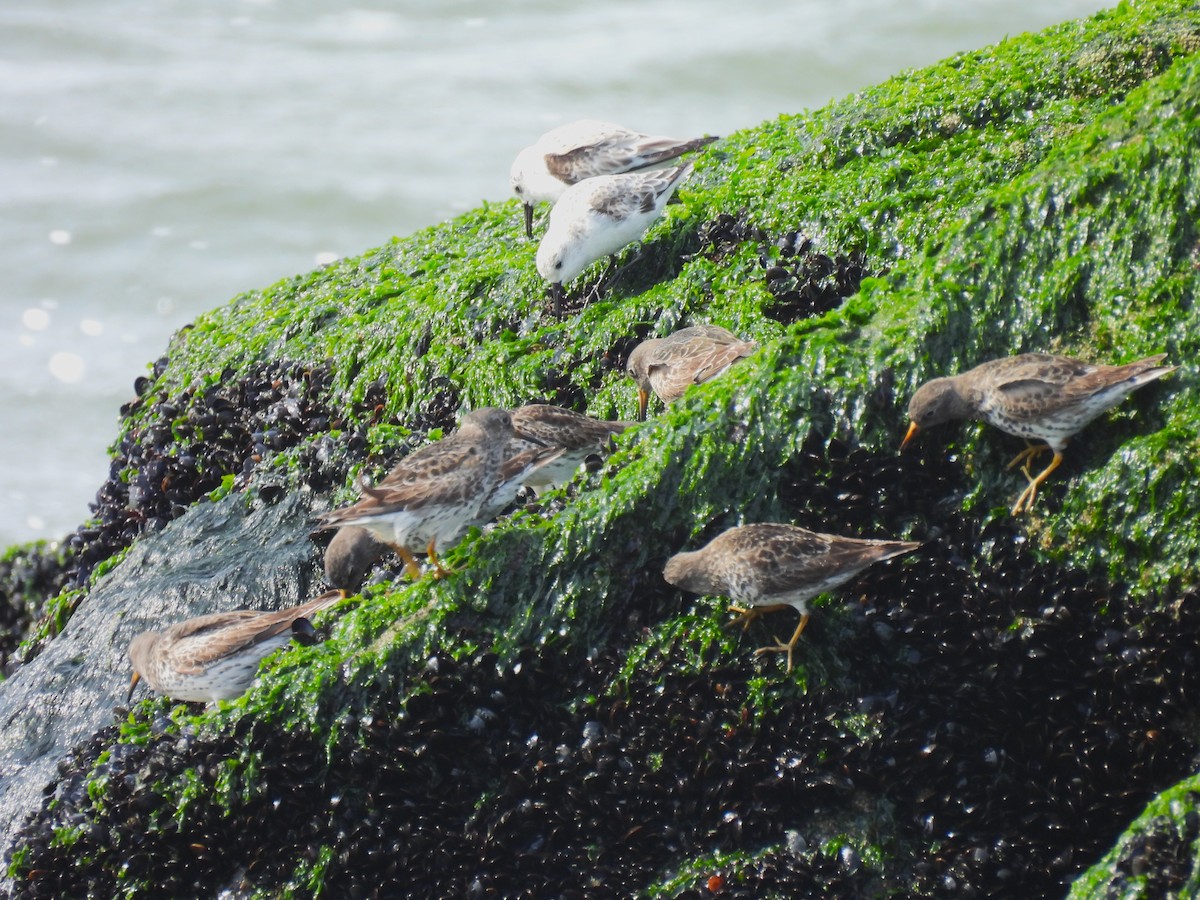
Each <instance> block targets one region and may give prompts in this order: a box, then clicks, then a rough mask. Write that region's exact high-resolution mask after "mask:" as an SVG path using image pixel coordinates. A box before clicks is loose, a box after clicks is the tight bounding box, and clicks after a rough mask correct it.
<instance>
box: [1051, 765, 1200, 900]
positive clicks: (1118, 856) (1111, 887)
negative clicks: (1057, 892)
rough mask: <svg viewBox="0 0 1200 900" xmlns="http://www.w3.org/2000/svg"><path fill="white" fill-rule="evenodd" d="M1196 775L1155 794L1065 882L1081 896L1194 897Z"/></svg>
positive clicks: (1074, 899) (1197, 874)
mask: <svg viewBox="0 0 1200 900" xmlns="http://www.w3.org/2000/svg"><path fill="white" fill-rule="evenodd" d="M1198 799H1200V775H1193V776H1191V777H1189V778H1186V779H1184V780H1183V781H1181V782H1180V783H1179V784H1177V785H1175V786H1174V787H1172V788H1170V789H1168V790H1166V791H1164V792H1163V793H1161V794H1159V795H1158V796H1157V797H1155V798H1154V799H1153V800H1152V801H1151V802H1150V803H1149V804H1147V806H1146V809H1145V811H1144V812H1142V814H1141V815H1140V816H1138V817H1137V819H1136V820H1135V821H1134V822H1133V823H1132V824H1131V825H1130V826H1129V828H1128V829H1127V830H1126V831H1125V833H1124V834H1123V835H1121V838H1120V840H1118V841H1117V843H1116V845H1115V846H1114V847H1113V848H1112V849H1111V850H1110V851H1109V852H1108V853H1107V854H1106V855H1105V856H1104V858H1103V859H1102V860H1100V861H1099V862H1097V863H1096V864H1095V865H1094V866H1092V867H1091V868H1090V869H1088V870H1087V871H1086V872H1084V873H1083V874H1082V875H1080V876H1079V878H1077V879H1076V880H1075V882H1074V883H1073V884H1072V885H1071V890H1070V893H1069V894H1068V895H1067V896H1068V898H1070V900H1083V898H1086V897H1101V896H1108V897H1116V896H1119V897H1124V898H1129V900H1134V898H1146V900H1150V898H1153V897H1165V896H1171V897H1194V896H1196V894H1197V893H1198V892H1200V868H1198V867H1197V865H1196V861H1197V859H1198V858H1200V856H1198V851H1200V810H1198V808H1197V800H1198Z"/></svg>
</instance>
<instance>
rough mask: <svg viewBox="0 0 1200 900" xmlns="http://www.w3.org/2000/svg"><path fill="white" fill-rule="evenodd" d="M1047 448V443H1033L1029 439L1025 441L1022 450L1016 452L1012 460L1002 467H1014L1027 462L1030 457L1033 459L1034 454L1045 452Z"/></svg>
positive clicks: (1048, 446)
mask: <svg viewBox="0 0 1200 900" xmlns="http://www.w3.org/2000/svg"><path fill="white" fill-rule="evenodd" d="M1049 449H1050V445H1049V444H1033V443H1030V442H1029V441H1026V442H1025V449H1024V450H1022V451H1021V452H1020V453H1018V454H1017V455H1016V456H1014V457H1013V458H1012V462H1010V463H1009V464H1008V465H1007V466H1005V467H1004V468H1006V469H1014V468H1016V467H1017V466H1019V465H1020V464H1021V463H1025V464H1028V463H1029V461H1030V460H1031V459H1033V458H1034V457H1035V456H1037V455H1038V454H1041V453H1045V452H1046V451H1047V450H1049Z"/></svg>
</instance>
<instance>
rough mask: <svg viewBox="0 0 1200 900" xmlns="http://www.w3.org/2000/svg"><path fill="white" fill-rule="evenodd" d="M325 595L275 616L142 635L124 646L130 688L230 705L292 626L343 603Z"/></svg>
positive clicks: (201, 619) (211, 621)
mask: <svg viewBox="0 0 1200 900" xmlns="http://www.w3.org/2000/svg"><path fill="white" fill-rule="evenodd" d="M344 596H345V595H344V594H343V593H342V592H341V591H330V592H329V593H327V594H322V595H321V596H320V597H316V598H314V599H312V600H309V601H308V602H307V603H301V604H300V605H299V606H293V607H290V608H288V609H280V610H276V611H275V612H254V611H252V610H235V611H233V612H225V613H215V614H213V615H209V616H197V617H196V618H194V619H186V620H185V621H183V622H180V623H178V624H177V625H172V626H171V627H170V628H168V629H167V630H166V631H143V632H142V633H141V634H139V635H138V636H137V637H135V638H134V639H133V641H132V642H130V644H129V659H130V662H132V663H133V681H132V682H131V684H130V686H129V696H130V698H131V699H132V697H133V689H134V688H135V687H136V686H137V683H138V681H139V680H145V682H146V683H147V684H148V685H150V687H151V689H153V690H154V691H156V692H157V693H160V694H165V695H166V696H168V697H171V698H172V699H175V700H188V701H194V702H201V701H203V702H212V701H216V700H232V699H233V698H234V697H240V696H241V695H242V694H243V693H245V692H246V689H247V688H249V687H250V685H251V683H252V682H253V681H254V676H255V674H256V673H257V672H258V664H259V663H260V662H261V661H262V660H263V658H264V657H265V656H267V655H268V654H270V653H273V652H274V651H275V650H277V649H278V648H279V647H282V646H283V645H284V644H286V643H288V641H290V640H291V639H292V633H293V627H294V626H295V625H296V623H297V622H298V621H299V620H301V619H303V618H305V617H306V616H310V615H313V614H314V613H316V612H318V611H320V610H322V609H325V608H326V607H327V606H330V605H332V604H334V603H336V602H337V601H338V600H340V599H342V597H344Z"/></svg>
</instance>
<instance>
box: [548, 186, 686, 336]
mask: <svg viewBox="0 0 1200 900" xmlns="http://www.w3.org/2000/svg"><path fill="white" fill-rule="evenodd" d="M691 171H692V164H691V163H690V162H688V163H684V164H683V165H682V166H677V167H676V168H674V169H656V170H652V171H649V172H630V173H627V174H624V175H604V176H601V177H598V178H588V179H586V180H584V181H581V182H579V184H575V185H572V186H571V187H569V188H567V189H566V190H565V191H563V195H562V196H561V197H559V199H558V202H557V203H555V204H554V208H553V209H551V210H550V225H549V227H548V228H547V229H546V234H545V235H544V236H543V237H542V242H541V244H539V245H538V252H537V269H538V272H539V273H540V274H541V276H542V277H543V278H545V279H546V280H547V281H548V282H550V294H551V297H552V298H553V299H554V314H555V315H559V313H560V312H561V307H562V298H563V294H564V291H563V283H564V282H567V281H570V280H571V279H573V278H575V277H576V276H577V275H578V274H579V273H580V272H582V271H583V270H584V269H586V268H587V267H588V266H590V265H591V264H592V263H594V262H595V261H596V260H598V259H601V258H602V257H605V256H611V255H613V254H615V253H616V252H617V251H619V250H620V249H622V248H623V247H625V246H626V245H627V244H630V243H632V242H633V241H636V240H637V239H638V238H640V237H641V236H642V235H643V234H645V233H646V229H647V228H649V227H650V225H651V224H652V223H653V222H654V221H655V220H656V219H657V218H658V217H659V216H660V215H662V211H663V208H664V207H665V206H666V205H667V201H668V200H670V199H671V195H672V194H674V193H675V188H677V187H678V186H679V182H680V181H682V180H683V178H684V177H685V176H686V175H687V174H688V173H689V172H691Z"/></svg>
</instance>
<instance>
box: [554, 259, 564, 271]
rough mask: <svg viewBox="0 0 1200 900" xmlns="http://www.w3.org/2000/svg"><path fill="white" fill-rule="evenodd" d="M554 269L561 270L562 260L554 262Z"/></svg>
mask: <svg viewBox="0 0 1200 900" xmlns="http://www.w3.org/2000/svg"><path fill="white" fill-rule="evenodd" d="M554 268H556V269H561V268H562V260H561V259H560V260H559V261H558V262H556V263H555V264H554Z"/></svg>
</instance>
